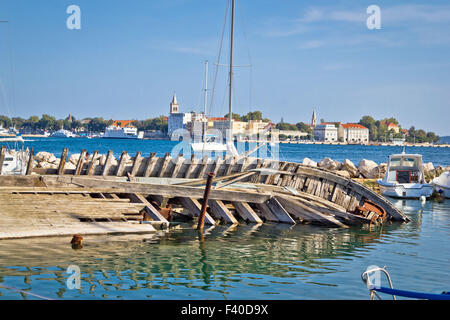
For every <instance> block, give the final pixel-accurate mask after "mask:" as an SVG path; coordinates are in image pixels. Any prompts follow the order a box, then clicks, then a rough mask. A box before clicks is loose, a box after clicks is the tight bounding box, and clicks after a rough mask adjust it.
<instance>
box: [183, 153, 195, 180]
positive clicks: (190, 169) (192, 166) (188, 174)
mask: <svg viewBox="0 0 450 320" xmlns="http://www.w3.org/2000/svg"><path fill="white" fill-rule="evenodd" d="M196 166H197V163H196V160H195V154H193V155H192V156H191V161H190V163H189V166H188V167H187V169H186V172H185V174H184V177H185V178H186V179H189V178H190V177H191V174H192V172H193V171H194V169H195V167H196Z"/></svg>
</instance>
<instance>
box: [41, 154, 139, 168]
mask: <svg viewBox="0 0 450 320" xmlns="http://www.w3.org/2000/svg"><path fill="white" fill-rule="evenodd" d="M92 157H93V155H92V154H90V155H86V162H90V161H92ZM125 157H127V159H126V165H132V164H133V158H132V157H130V156H129V155H128V154H126V155H125ZM79 159H80V154H79V153H75V154H72V155H71V156H70V157H69V158H68V159H67V162H66V164H65V166H64V168H65V169H69V170H70V169H75V168H76V166H77V163H78V160H79ZM94 160H95V161H96V163H95V164H96V165H101V166H103V165H104V164H105V162H106V155H104V154H97V155H96V156H95V158H94ZM59 162H60V159H59V158H57V157H55V155H54V154H52V153H49V152H45V151H41V152H38V153H37V154H36V155H35V157H34V167H35V168H44V169H57V168H58V166H59ZM118 164H119V161H118V159H116V158H115V157H114V156H113V157H112V159H111V165H112V166H117V165H118Z"/></svg>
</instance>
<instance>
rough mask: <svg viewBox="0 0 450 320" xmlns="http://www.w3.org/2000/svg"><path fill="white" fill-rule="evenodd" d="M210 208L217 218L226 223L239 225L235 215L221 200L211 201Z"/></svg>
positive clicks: (209, 202)
mask: <svg viewBox="0 0 450 320" xmlns="http://www.w3.org/2000/svg"><path fill="white" fill-rule="evenodd" d="M208 204H209V207H210V209H211V211H212V212H213V213H214V215H215V216H216V217H221V218H223V219H224V220H225V222H226V223H230V224H237V223H238V221H237V220H236V218H235V217H234V216H233V214H232V213H231V212H230V211H229V210H228V208H227V207H226V206H225V204H224V203H223V202H222V201H220V200H209V201H208Z"/></svg>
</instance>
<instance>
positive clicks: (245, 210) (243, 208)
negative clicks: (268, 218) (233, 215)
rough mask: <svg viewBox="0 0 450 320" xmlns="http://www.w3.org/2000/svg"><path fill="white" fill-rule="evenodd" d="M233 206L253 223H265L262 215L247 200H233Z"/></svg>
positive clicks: (245, 218)
mask: <svg viewBox="0 0 450 320" xmlns="http://www.w3.org/2000/svg"><path fill="white" fill-rule="evenodd" d="M233 206H234V208H235V209H236V211H237V213H238V214H239V215H240V216H241V217H242V218H243V219H244V220H248V221H250V222H252V223H263V221H262V220H261V218H260V217H258V215H257V214H256V212H255V211H254V210H253V209H252V207H250V205H249V204H248V203H247V202H238V201H233Z"/></svg>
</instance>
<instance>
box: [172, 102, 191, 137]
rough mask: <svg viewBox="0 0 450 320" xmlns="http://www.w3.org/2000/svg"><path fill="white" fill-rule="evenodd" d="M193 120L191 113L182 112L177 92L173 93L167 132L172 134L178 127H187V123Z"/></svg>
mask: <svg viewBox="0 0 450 320" xmlns="http://www.w3.org/2000/svg"><path fill="white" fill-rule="evenodd" d="M190 121H191V113H180V106H179V104H178V101H177V96H176V94H174V95H173V98H172V102H171V103H170V114H169V118H168V128H167V134H168V135H169V137H170V136H172V133H173V132H174V131H175V130H177V129H186V125H187V124H188V123H189V122H190Z"/></svg>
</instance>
